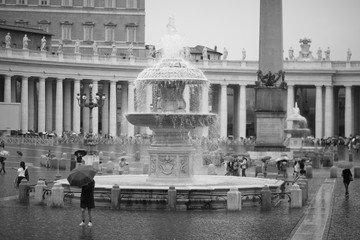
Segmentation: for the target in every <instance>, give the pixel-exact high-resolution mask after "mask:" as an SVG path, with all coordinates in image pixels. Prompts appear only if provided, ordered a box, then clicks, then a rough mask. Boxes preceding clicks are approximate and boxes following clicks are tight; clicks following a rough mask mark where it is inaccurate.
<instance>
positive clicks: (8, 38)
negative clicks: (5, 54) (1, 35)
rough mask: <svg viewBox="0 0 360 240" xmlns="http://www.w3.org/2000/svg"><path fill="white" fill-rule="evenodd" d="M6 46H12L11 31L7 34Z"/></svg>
mask: <svg viewBox="0 0 360 240" xmlns="http://www.w3.org/2000/svg"><path fill="white" fill-rule="evenodd" d="M5 46H6V48H11V36H10V33H7V34H6V36H5Z"/></svg>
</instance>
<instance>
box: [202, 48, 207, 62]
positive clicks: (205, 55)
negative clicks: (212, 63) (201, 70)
mask: <svg viewBox="0 0 360 240" xmlns="http://www.w3.org/2000/svg"><path fill="white" fill-rule="evenodd" d="M202 57H203V60H205V59H208V54H207V48H206V47H203V50H202Z"/></svg>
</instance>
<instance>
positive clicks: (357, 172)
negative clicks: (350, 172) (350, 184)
mask: <svg viewBox="0 0 360 240" xmlns="http://www.w3.org/2000/svg"><path fill="white" fill-rule="evenodd" d="M354 178H360V167H354Z"/></svg>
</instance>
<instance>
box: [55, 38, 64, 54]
mask: <svg viewBox="0 0 360 240" xmlns="http://www.w3.org/2000/svg"><path fill="white" fill-rule="evenodd" d="M63 47H64V43H63V41H62V40H61V39H60V40H59V46H58V49H57V53H62V52H63Z"/></svg>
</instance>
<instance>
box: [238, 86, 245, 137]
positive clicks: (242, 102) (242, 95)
mask: <svg viewBox="0 0 360 240" xmlns="http://www.w3.org/2000/svg"><path fill="white" fill-rule="evenodd" d="M239 112H240V113H239V114H240V115H239V135H240V137H244V138H245V137H246V85H244V84H242V85H240V99H239Z"/></svg>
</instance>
